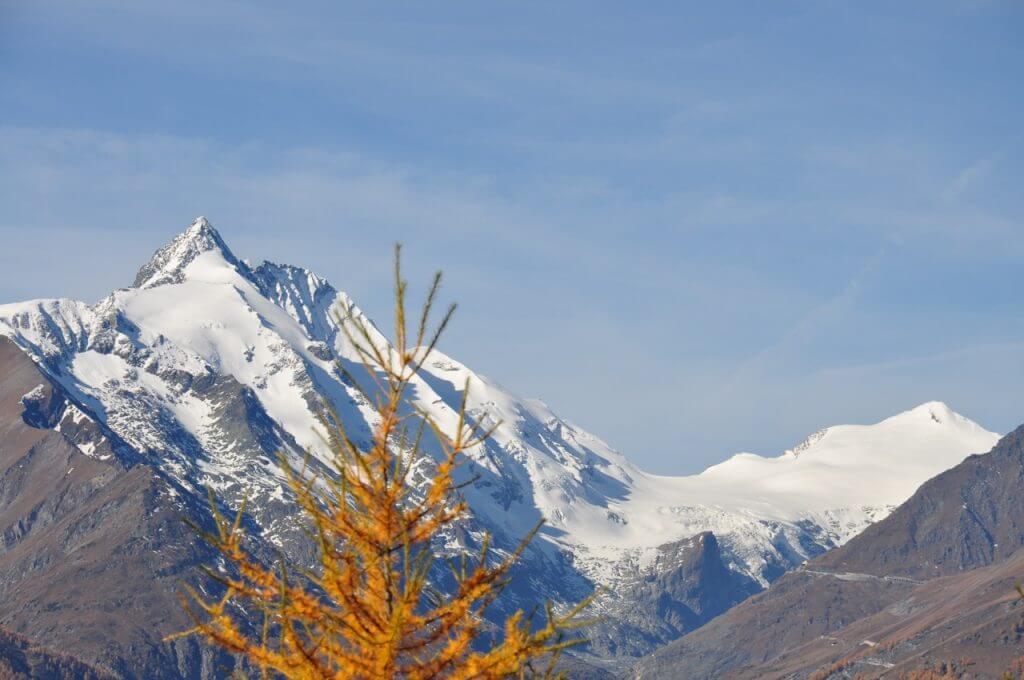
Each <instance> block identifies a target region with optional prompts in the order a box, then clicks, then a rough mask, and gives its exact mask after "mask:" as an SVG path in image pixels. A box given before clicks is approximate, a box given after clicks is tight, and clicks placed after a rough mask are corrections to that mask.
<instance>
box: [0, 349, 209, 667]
mask: <svg viewBox="0 0 1024 680" xmlns="http://www.w3.org/2000/svg"><path fill="white" fill-rule="evenodd" d="M55 425H59V426H60V427H61V430H62V431H61V432H58V431H55V430H52V429H43V428H46V427H54V426H55ZM88 427H93V428H97V426H95V425H94V424H93V423H92V422H91V421H89V420H88V419H87V418H85V417H83V416H82V415H81V412H80V411H76V410H74V409H71V408H70V407H69V406H68V403H67V397H66V395H62V394H60V393H59V392H58V391H56V390H55V389H54V388H53V386H52V385H51V384H50V383H49V381H48V380H47V379H46V378H45V377H44V376H43V374H42V373H41V372H40V371H39V369H38V368H37V367H36V366H35V364H34V363H33V362H32V361H31V360H29V359H28V358H27V357H26V356H25V355H24V354H23V353H22V352H21V351H20V350H19V349H18V348H17V347H16V346H14V345H13V344H12V343H11V342H10V341H8V340H7V339H6V338H0V625H2V626H6V627H7V628H9V629H10V630H12V631H14V632H15V633H18V634H20V635H23V636H25V637H27V638H28V639H30V640H32V641H33V642H34V643H36V644H39V645H42V646H45V647H48V648H51V649H59V650H62V651H65V652H67V653H71V654H74V655H75V656H76V657H77V658H80V659H83V660H85V661H86V662H88V663H91V664H94V665H96V666H97V667H100V668H103V669H106V670H109V671H111V672H113V673H114V674H116V675H118V676H120V677H125V678H172V677H174V678H176V677H199V676H200V675H205V676H208V677H209V676H213V675H218V674H219V672H218V671H217V670H216V669H218V668H221V667H222V666H223V664H225V663H227V660H226V659H224V658H223V657H221V656H220V655H216V656H215V655H213V654H212V653H211V652H210V651H208V650H206V649H204V648H201V647H200V646H199V644H198V643H196V642H195V641H190V640H186V641H181V642H178V643H175V644H173V645H169V644H165V643H164V642H162V637H163V636H164V635H165V634H167V633H171V632H175V631H178V630H182V629H184V628H186V627H187V623H188V622H187V619H186V617H185V616H184V614H183V612H182V609H181V606H180V604H179V603H178V600H177V597H176V594H175V591H176V588H177V586H178V582H179V580H180V579H192V578H194V576H195V573H196V572H195V565H196V563H197V561H198V560H199V558H200V557H201V556H202V555H204V554H205V553H204V551H205V550H206V548H205V547H204V546H202V545H200V544H199V542H198V540H197V539H196V538H195V536H194V535H193V534H192V532H191V531H190V530H189V529H187V528H186V527H185V526H184V525H183V524H182V522H181V515H182V510H181V509H180V508H179V507H178V506H177V505H175V504H174V503H173V502H172V501H173V495H172V494H173V490H172V489H171V487H170V486H169V485H168V484H167V482H165V481H164V480H163V479H162V478H160V477H159V476H158V475H157V474H156V473H155V472H154V471H153V470H152V469H151V468H149V467H147V466H144V465H136V466H134V467H130V468H125V467H124V466H122V465H121V464H119V463H117V462H116V460H117V457H115V456H112V455H108V454H109V451H110V447H112V446H116V444H117V443H116V441H113V440H111V439H110V438H109V437H103V436H101V435H100V433H99V432H93V433H91V434H92V438H91V439H90V440H89V441H90V445H89V446H88V447H87V448H89V449H94V450H93V451H92V455H85V454H84V453H83V452H82V451H81V450H80V449H79V448H78V447H76V446H75V445H74V444H73V443H72V442H71V440H70V439H69V436H70V434H69V432H70V430H71V429H72V428H77V431H76V435H78V436H81V435H82V431H81V430H82V428H88ZM87 434H88V433H87ZM104 457H106V460H104V459H103V458H104ZM207 559H208V558H207Z"/></svg>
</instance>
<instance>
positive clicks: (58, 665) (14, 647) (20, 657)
mask: <svg viewBox="0 0 1024 680" xmlns="http://www.w3.org/2000/svg"><path fill="white" fill-rule="evenodd" d="M113 677H114V676H112V675H110V674H108V673H107V672H105V671H101V670H99V669H97V668H94V667H93V666H90V665H89V664H86V663H83V662H81V661H79V660H78V659H75V658H72V657H70V656H66V655H64V654H58V653H56V652H54V651H52V650H49V649H43V648H42V647H39V646H37V645H35V644H33V643H32V642H31V641H29V640H28V639H27V638H24V637H22V636H20V635H15V634H14V633H11V632H10V631H6V630H4V629H2V628H0V680H113Z"/></svg>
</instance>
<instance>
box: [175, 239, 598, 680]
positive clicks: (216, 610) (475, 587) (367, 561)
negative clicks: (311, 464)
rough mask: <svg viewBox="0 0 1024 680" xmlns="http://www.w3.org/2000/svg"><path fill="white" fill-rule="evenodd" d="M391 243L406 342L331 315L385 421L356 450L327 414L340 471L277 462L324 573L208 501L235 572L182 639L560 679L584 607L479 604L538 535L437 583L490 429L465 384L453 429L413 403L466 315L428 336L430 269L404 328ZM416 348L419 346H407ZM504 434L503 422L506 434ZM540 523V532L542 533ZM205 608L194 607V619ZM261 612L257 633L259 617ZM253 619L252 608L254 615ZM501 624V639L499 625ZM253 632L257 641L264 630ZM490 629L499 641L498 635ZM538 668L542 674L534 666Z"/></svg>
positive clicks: (341, 659)
mask: <svg viewBox="0 0 1024 680" xmlns="http://www.w3.org/2000/svg"><path fill="white" fill-rule="evenodd" d="M399 255H400V250H399V248H398V247H396V249H395V320H394V321H395V337H394V340H393V341H392V342H391V343H386V342H382V341H381V339H380V336H379V335H378V334H377V333H376V330H375V329H373V328H371V327H370V326H368V323H367V322H366V321H364V320H363V319H362V318H357V317H356V316H353V315H351V314H345V315H343V314H342V313H341V311H340V310H339V311H338V312H336V319H337V321H338V324H339V326H340V328H341V329H342V331H343V332H344V334H345V336H346V338H347V340H348V343H349V345H350V347H352V348H353V350H354V352H355V353H356V355H357V356H358V359H359V362H360V363H361V364H362V365H363V366H364V367H365V368H366V369H367V371H366V373H367V375H368V376H370V378H369V380H371V381H372V382H373V383H374V384H373V385H372V387H373V389H372V391H371V392H368V391H366V390H364V389H363V386H359V384H358V383H357V381H356V380H355V379H354V377H353V376H352V375H351V373H350V372H349V371H346V370H345V369H344V367H343V366H342V365H341V363H340V362H339V363H338V370H339V371H340V372H341V373H342V375H343V376H344V377H345V379H346V380H347V381H348V382H349V384H352V385H354V386H356V388H357V389H359V390H360V392H362V394H363V396H364V397H366V398H367V399H371V397H370V396H369V395H370V394H373V395H374V397H373V398H372V402H373V403H375V406H376V411H377V414H378V420H377V422H376V425H375V426H374V431H373V437H372V441H371V442H370V443H368V444H366V445H364V446H360V445H359V444H357V443H356V442H355V441H353V440H352V439H351V438H350V437H349V436H348V434H347V433H346V431H345V425H344V423H343V422H342V421H341V419H340V418H339V417H338V415H337V413H336V412H334V411H333V410H331V409H330V408H325V411H326V413H327V415H326V416H325V417H324V419H323V421H324V425H325V426H326V431H327V433H328V435H327V437H326V441H327V442H328V443H329V445H330V450H331V452H332V456H333V462H332V466H331V467H332V473H331V474H329V475H315V474H313V473H311V472H310V470H309V468H308V467H307V466H306V465H303V466H301V467H300V468H298V469H296V468H295V467H293V466H292V465H290V464H289V463H288V461H287V460H286V459H285V458H284V456H282V457H281V459H280V460H281V466H282V468H283V470H284V473H285V475H286V477H287V480H288V483H289V486H290V487H291V491H292V493H293V494H294V497H295V500H296V502H297V503H298V505H299V506H300V508H301V510H302V511H303V514H304V515H305V516H306V517H307V518H308V520H309V525H310V527H311V536H312V538H313V540H314V542H315V545H316V554H317V558H318V564H317V566H316V568H315V569H314V570H311V571H305V570H299V569H289V568H288V567H286V565H285V562H284V560H283V559H282V560H281V562H280V563H278V564H277V565H275V566H266V565H264V564H263V563H261V562H260V560H259V559H257V558H256V557H255V556H254V555H253V554H252V553H251V552H250V551H249V549H247V545H246V543H247V542H246V540H245V532H244V529H243V524H242V518H243V515H244V512H245V507H244V504H243V507H242V508H240V509H239V510H238V512H237V514H236V515H235V517H234V518H233V520H228V519H227V518H225V517H224V515H223V514H222V513H220V512H218V510H217V505H216V503H215V502H214V499H213V498H212V496H211V507H212V509H213V515H214V522H215V526H216V531H215V532H213V533H211V532H201V533H203V536H204V537H205V538H206V539H207V540H208V541H209V542H210V543H211V544H212V545H213V546H214V547H215V548H216V549H217V550H218V551H219V552H220V554H221V555H223V557H224V558H225V559H226V561H227V563H228V564H229V565H230V567H231V568H229V569H228V570H226V571H224V570H221V571H218V570H214V569H212V568H206V569H205V571H206V573H207V574H209V575H210V576H211V577H212V578H214V579H216V580H217V581H219V582H220V583H221V584H222V585H223V587H224V588H225V592H224V594H223V596H222V597H219V598H214V599H211V598H208V597H205V596H203V595H202V594H200V593H198V592H196V591H195V590H194V589H191V588H190V589H189V593H190V595H191V598H192V600H193V601H194V606H193V605H191V604H190V602H189V601H188V599H187V598H183V601H184V604H185V607H186V610H187V612H188V613H189V615H190V617H191V618H192V620H193V622H194V627H193V628H192V629H190V630H188V631H185V632H183V633H180V634H178V635H176V636H172V637H181V636H185V635H193V634H198V635H200V636H202V637H203V638H205V639H207V640H209V641H212V642H213V643H215V644H216V645H219V646H220V647H223V648H225V649H227V650H229V651H230V652H232V653H235V654H237V655H240V656H242V657H244V658H245V659H247V660H248V662H249V663H250V664H251V665H253V666H255V667H257V668H259V669H261V671H262V672H263V674H264V675H280V676H284V677H287V678H339V679H340V678H366V679H368V680H375V679H377V678H409V679H411V680H425V679H428V678H450V679H463V678H466V679H468V678H502V677H509V676H526V675H527V674H530V675H534V674H537V675H543V676H545V677H547V676H550V675H552V674H553V673H554V669H555V664H556V661H557V660H558V658H559V654H560V653H561V651H562V650H564V649H566V648H567V647H570V646H573V645H577V644H580V643H581V642H583V639H582V638H581V637H579V635H578V634H576V633H574V631H576V630H577V629H578V628H579V627H580V626H582V625H583V624H584V622H583V621H582V620H581V619H580V613H581V611H582V610H583V609H584V607H585V606H586V604H587V602H584V603H581V604H579V605H577V606H575V607H573V608H571V609H569V610H568V611H565V612H563V613H556V612H555V611H554V608H553V607H552V606H551V605H550V603H549V604H547V605H546V606H545V607H544V612H545V614H546V618H544V619H543V620H542V621H534V620H533V616H528V615H527V614H525V613H524V612H523V611H519V612H517V613H515V614H514V615H512V616H510V617H509V618H508V619H507V620H505V622H504V625H503V626H502V627H501V628H500V629H499V630H493V629H494V624H489V623H488V622H487V621H486V620H485V618H484V610H485V609H486V608H487V607H488V605H490V604H491V603H492V602H493V601H494V600H495V598H496V597H498V595H499V594H500V593H501V591H502V589H503V588H504V586H505V585H506V584H507V582H508V578H509V571H510V568H511V567H512V565H513V564H514V563H515V562H516V560H517V559H518V558H519V556H520V554H521V552H522V550H523V548H524V547H525V546H526V544H527V542H528V541H529V540H530V539H531V538H532V537H533V535H534V533H536V530H537V529H536V528H535V529H534V531H533V532H531V534H530V535H529V536H528V537H526V539H525V540H524V541H523V543H522V544H521V545H520V546H519V549H518V550H516V551H514V552H513V553H512V554H507V553H506V554H505V555H504V556H503V557H500V556H496V555H493V554H492V553H491V551H489V550H488V543H489V537H485V538H484V540H483V542H482V543H483V545H482V548H481V550H480V552H479V554H477V555H474V556H473V557H472V558H467V557H466V556H465V555H463V556H459V557H457V558H454V559H449V560H448V561H449V564H450V567H451V571H452V574H453V576H454V579H453V581H454V584H455V585H454V587H453V588H448V589H446V590H445V592H441V591H440V590H439V589H436V588H434V587H432V585H431V583H430V574H431V567H432V566H433V565H434V563H435V545H434V542H435V539H437V538H438V537H439V533H440V532H441V531H442V530H444V529H445V528H446V527H449V526H450V525H452V524H453V523H455V522H458V521H459V520H460V519H462V518H463V516H464V515H465V514H466V512H467V507H466V504H465V502H464V501H462V500H461V499H460V498H459V493H458V490H459V488H460V484H459V483H457V481H456V477H455V471H456V468H457V467H458V466H459V464H460V462H461V461H462V457H463V454H464V453H465V452H466V451H467V450H468V449H471V448H473V447H475V446H479V445H481V444H482V443H483V441H484V440H485V439H486V438H487V437H488V436H489V435H490V434H491V433H492V432H493V427H492V428H491V429H489V430H487V431H483V430H481V429H480V428H479V426H478V425H477V424H476V423H474V422H471V420H470V419H469V418H468V417H467V414H466V393H468V390H469V384H468V382H467V384H466V389H465V391H464V393H463V400H462V405H461V408H460V410H459V413H458V423H457V425H456V426H455V428H454V431H452V432H445V431H443V429H442V427H441V426H440V425H439V424H438V423H437V422H436V421H435V419H434V418H432V417H431V416H430V414H428V413H427V412H425V411H424V410H422V409H419V408H418V407H417V406H416V405H415V404H414V403H413V402H412V400H411V399H410V398H409V396H408V393H409V389H410V381H411V380H412V379H413V377H414V376H415V375H416V373H417V371H418V370H419V368H420V367H421V366H422V365H423V362H424V361H425V360H426V359H427V357H428V356H429V355H430V353H431V351H432V350H433V348H434V347H435V345H436V343H437V341H438V338H439V336H440V335H441V332H442V331H443V330H444V329H445V327H446V326H447V324H448V322H449V320H450V319H451V317H452V313H453V312H454V310H455V306H454V305H452V306H451V307H450V308H449V309H448V311H447V313H445V314H444V316H443V318H442V319H441V321H440V323H439V324H438V325H437V327H436V330H434V331H433V332H432V333H429V334H428V322H429V317H430V312H431V309H432V307H433V306H434V303H435V299H436V296H437V292H438V288H439V286H440V283H441V275H440V273H438V274H437V275H435V277H434V280H433V283H432V285H431V287H430V290H429V293H428V295H427V298H426V302H425V303H424V306H423V310H422V314H421V316H420V319H419V323H418V325H417V327H416V329H415V335H414V336H413V337H412V338H410V335H409V328H408V325H407V320H406V302H405V299H406V289H407V283H406V281H405V280H403V279H402V276H401V267H400V257H399ZM410 340H413V341H412V342H410ZM495 427H496V425H495ZM427 438H431V439H433V440H434V441H436V442H437V443H438V444H439V447H437V448H436V449H435V450H440V451H441V455H440V457H439V458H440V459H439V460H438V459H435V461H434V464H433V467H432V468H431V470H432V478H431V479H430V480H429V482H428V483H427V484H425V485H424V484H417V485H415V486H414V485H413V484H411V482H410V471H411V470H412V469H413V467H414V465H415V464H416V462H417V460H419V459H420V458H421V457H422V456H426V455H430V454H429V453H426V452H425V451H424V450H423V448H422V447H423V446H424V445H425V442H426V441H427ZM538 528H539V525H538ZM196 608H198V610H197V609H196ZM254 611H258V612H260V613H261V615H262V627H260V626H259V625H258V623H259V621H258V618H257V625H255V626H254V625H253V624H252V619H253V617H252V613H253V612H254ZM245 612H248V614H246V613H245ZM489 628H490V629H489ZM254 630H257V632H253V631H254ZM488 633H489V634H488ZM535 664H536V665H537V666H539V668H538V667H536V666H535Z"/></svg>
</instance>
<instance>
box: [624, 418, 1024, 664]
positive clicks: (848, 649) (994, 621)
mask: <svg viewBox="0 0 1024 680" xmlns="http://www.w3.org/2000/svg"><path fill="white" fill-rule="evenodd" d="M1021 489H1024V427H1022V428H1020V429H1018V430H1016V431H1015V432H1013V433H1011V434H1009V435H1007V436H1006V437H1004V438H1003V439H1002V440H1001V441H1000V442H999V444H998V445H997V446H996V447H995V448H993V450H992V451H991V452H990V453H987V454H985V455H976V456H971V457H969V458H968V459H967V460H965V461H964V462H963V463H961V464H960V465H958V466H956V467H954V468H953V469H951V470H949V471H947V472H944V473H942V474H940V475H938V476H937V477H935V478H934V479H932V480H929V481H928V482H927V483H925V484H924V485H922V487H921V488H920V489H919V490H918V491H917V492H916V493H915V494H914V495H913V496H912V497H911V498H910V499H909V500H908V501H907V502H906V503H904V504H903V505H901V506H900V507H899V508H898V509H897V510H896V511H895V512H893V513H892V514H891V515H890V516H889V517H887V518H886V519H884V520H882V521H880V522H878V523H877V524H874V525H872V526H871V527H868V528H867V529H866V530H865V531H864V532H863V533H862V534H860V535H859V536H857V537H856V538H854V539H852V540H851V541H850V542H849V543H847V544H846V545H844V546H842V547H840V548H838V549H836V550H834V551H832V552H829V553H827V554H825V555H823V556H821V557H819V558H817V559H815V560H812V561H810V562H809V563H808V564H807V565H805V566H804V567H803V568H801V569H800V570H798V571H795V572H793V573H790V574H787V575H785V576H783V577H782V578H781V579H779V580H778V581H777V582H776V583H775V584H774V585H773V586H772V587H771V588H770V589H769V590H768V591H767V592H765V593H762V594H760V595H758V596H756V597H753V598H751V599H750V600H748V601H746V602H744V603H743V604H741V605H739V606H737V607H735V608H734V609H732V610H730V611H729V612H727V613H726V614H724V615H723V616H721V617H719V618H717V619H715V620H713V621H711V622H710V623H708V624H707V625H705V626H704V627H703V628H701V629H699V630H697V631H695V632H693V633H690V634H689V635H687V636H685V637H683V638H682V639H680V640H678V641H676V642H675V643H672V644H671V645H669V646H668V647H666V648H664V649H662V650H659V651H658V652H656V653H655V654H654V655H652V656H651V657H650V658H649V659H646V660H644V661H643V662H641V664H640V665H639V666H638V669H637V673H636V675H637V677H642V678H672V677H680V673H685V674H687V675H688V676H690V677H709V678H710V677H737V678H739V677H758V678H769V677H794V678H795V677H808V676H810V675H812V674H817V675H815V677H819V678H826V677H837V678H839V677H853V676H855V675H858V674H860V675H863V676H865V677H879V676H881V675H883V674H889V675H890V676H891V677H899V673H900V672H904V671H909V670H917V669H922V668H937V667H943V668H946V669H953V670H950V672H951V673H953V675H951V676H950V677H961V675H959V673H960V672H962V673H964V674H966V675H964V676H963V677H992V678H998V677H1001V676H1002V673H1003V671H1005V670H1007V669H1008V668H1010V667H1011V666H1013V664H1015V663H1019V659H1020V657H1021V656H1022V655H1024V648H1022V646H1021V642H1022V638H1024V620H1022V615H1024V608H1022V607H1021V605H1020V602H1019V598H1018V596H1017V593H1016V592H1015V589H1014V586H1015V585H1016V584H1017V583H1018V582H1019V581H1020V574H1021V569H1022V567H1024V550H1022V547H1024V503H1022V502H1021V497H1020V494H1021ZM964 659H966V660H969V661H970V665H969V666H968V665H965V663H964V662H963V661H962V660H964ZM858 677H860V676H859V675H858Z"/></svg>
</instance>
